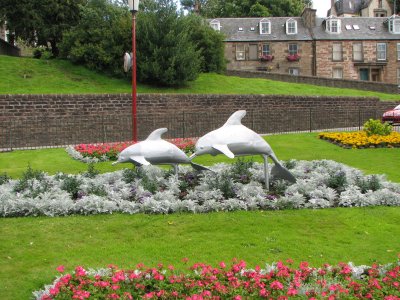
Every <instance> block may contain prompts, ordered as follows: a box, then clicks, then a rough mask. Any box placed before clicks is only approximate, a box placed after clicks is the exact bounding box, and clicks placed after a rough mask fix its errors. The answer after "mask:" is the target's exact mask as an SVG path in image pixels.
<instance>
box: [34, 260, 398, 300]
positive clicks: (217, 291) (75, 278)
mask: <svg viewBox="0 0 400 300" xmlns="http://www.w3.org/2000/svg"><path fill="white" fill-rule="evenodd" d="M184 260H185V261H186V262H187V259H184ZM246 267H247V266H246V262H244V261H238V260H236V259H234V260H233V262H232V264H231V265H230V266H229V267H228V266H227V265H226V264H225V263H224V262H220V263H219V266H218V267H213V266H211V265H207V264H203V263H196V264H194V265H193V266H192V267H190V269H189V271H188V273H182V272H178V271H176V270H175V268H174V267H173V266H168V267H167V268H165V267H164V266H163V265H162V264H159V265H158V266H157V268H148V267H145V266H144V265H143V264H139V265H137V266H136V269H135V270H122V269H119V268H118V267H117V266H114V265H110V266H108V268H106V269H100V270H89V271H87V270H85V269H84V268H83V267H82V266H78V267H76V268H75V271H74V272H72V273H71V274H63V275H62V276H61V277H59V278H58V279H56V280H55V282H54V283H53V284H52V285H50V286H46V289H45V290H42V291H37V292H34V295H35V297H36V299H40V300H50V299H186V300H195V299H196V300H200V299H215V300H217V299H235V300H241V299H281V300H284V299H310V300H311V299H329V300H334V299H385V300H399V299H400V297H399V295H400V262H399V261H397V262H396V263H392V264H388V265H384V266H380V265H378V264H374V265H372V266H371V267H369V266H354V265H353V264H352V263H349V264H346V263H339V264H338V265H337V266H331V265H328V264H324V265H323V266H322V267H321V268H313V267H310V265H309V263H307V262H301V263H300V264H299V266H298V267H294V266H293V261H292V260H290V259H289V260H287V261H286V262H285V263H284V262H281V261H279V262H277V263H274V264H272V265H267V266H266V267H265V268H264V269H261V268H260V267H259V266H256V267H255V268H254V269H247V268H246ZM57 271H59V272H61V273H64V267H63V266H59V267H58V268H57Z"/></svg>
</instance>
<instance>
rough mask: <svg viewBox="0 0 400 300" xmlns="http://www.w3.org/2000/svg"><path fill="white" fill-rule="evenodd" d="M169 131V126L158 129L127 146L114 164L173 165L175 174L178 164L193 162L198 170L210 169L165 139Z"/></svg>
mask: <svg viewBox="0 0 400 300" xmlns="http://www.w3.org/2000/svg"><path fill="white" fill-rule="evenodd" d="M167 131H168V129H167V128H159V129H156V130H154V131H153V132H152V133H150V135H149V136H148V137H147V139H145V140H144V141H141V142H139V143H137V144H134V145H131V146H129V147H127V148H125V149H124V150H122V151H121V153H120V154H119V156H118V160H117V161H116V162H114V163H113V165H115V164H118V163H126V162H130V163H133V164H134V165H136V166H142V165H145V166H147V165H150V164H151V165H172V166H173V167H174V170H175V174H177V173H178V164H191V165H192V167H193V168H194V169H196V170H208V169H207V168H206V167H203V166H200V165H198V164H195V163H192V162H191V160H190V159H189V157H187V155H186V154H185V152H183V151H182V150H181V149H179V148H178V147H177V146H175V145H174V144H172V143H170V142H167V141H165V140H163V139H162V138H161V136H162V135H163V134H164V133H165V132H167Z"/></svg>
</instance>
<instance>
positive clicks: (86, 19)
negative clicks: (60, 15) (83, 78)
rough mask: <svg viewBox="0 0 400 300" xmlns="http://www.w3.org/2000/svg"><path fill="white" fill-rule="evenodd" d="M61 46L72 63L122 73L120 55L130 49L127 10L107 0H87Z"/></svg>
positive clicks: (63, 53)
mask: <svg viewBox="0 0 400 300" xmlns="http://www.w3.org/2000/svg"><path fill="white" fill-rule="evenodd" d="M60 49H61V55H62V56H63V57H65V58H68V59H70V60H71V61H72V62H74V63H79V64H83V65H85V66H87V67H88V68H90V69H93V70H97V71H101V72H106V73H109V74H112V75H122V73H123V70H122V56H123V54H124V52H125V51H127V50H128V49H131V17H130V13H129V11H128V10H127V9H126V8H125V7H120V6H118V5H114V4H111V3H110V2H109V1H108V0H89V1H88V3H87V4H86V5H85V6H82V7H81V11H80V20H79V22H78V24H77V25H76V26H74V27H73V28H71V29H70V30H69V31H67V32H65V34H64V39H63V41H62V43H61V44H60Z"/></svg>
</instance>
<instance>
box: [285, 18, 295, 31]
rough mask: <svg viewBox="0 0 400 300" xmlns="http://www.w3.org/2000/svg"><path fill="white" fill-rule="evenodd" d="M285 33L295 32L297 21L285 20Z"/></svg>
mask: <svg viewBox="0 0 400 300" xmlns="http://www.w3.org/2000/svg"><path fill="white" fill-rule="evenodd" d="M286 34H297V21H296V20H293V19H289V20H287V21H286Z"/></svg>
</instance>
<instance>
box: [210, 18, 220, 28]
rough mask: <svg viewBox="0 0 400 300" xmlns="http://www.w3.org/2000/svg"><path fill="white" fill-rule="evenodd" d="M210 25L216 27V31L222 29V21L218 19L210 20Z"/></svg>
mask: <svg viewBox="0 0 400 300" xmlns="http://www.w3.org/2000/svg"><path fill="white" fill-rule="evenodd" d="M210 26H211V28H212V29H214V30H216V31H220V29H221V23H220V22H219V21H218V20H212V21H211V22H210Z"/></svg>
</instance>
